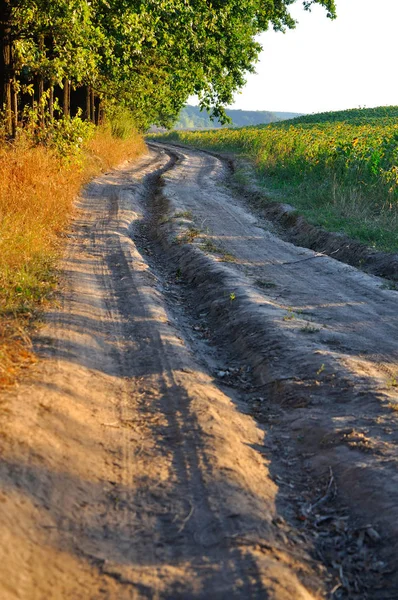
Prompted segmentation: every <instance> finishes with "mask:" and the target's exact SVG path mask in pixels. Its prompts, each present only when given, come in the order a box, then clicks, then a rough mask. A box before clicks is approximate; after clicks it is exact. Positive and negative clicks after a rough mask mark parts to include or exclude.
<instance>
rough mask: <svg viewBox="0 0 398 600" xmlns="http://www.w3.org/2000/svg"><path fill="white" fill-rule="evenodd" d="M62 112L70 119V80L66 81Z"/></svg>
mask: <svg viewBox="0 0 398 600" xmlns="http://www.w3.org/2000/svg"><path fill="white" fill-rule="evenodd" d="M62 110H63V113H64V117H69V115H70V82H69V79H66V78H65V79H64V94H63V103H62Z"/></svg>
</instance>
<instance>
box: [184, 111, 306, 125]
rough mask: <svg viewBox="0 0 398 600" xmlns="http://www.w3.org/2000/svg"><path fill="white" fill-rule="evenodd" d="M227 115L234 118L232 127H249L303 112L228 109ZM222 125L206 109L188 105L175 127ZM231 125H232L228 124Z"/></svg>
mask: <svg viewBox="0 0 398 600" xmlns="http://www.w3.org/2000/svg"><path fill="white" fill-rule="evenodd" d="M226 113H227V115H228V116H229V117H230V118H231V119H232V127H248V126H251V125H261V124H264V123H275V122H278V121H284V120H285V119H293V118H295V117H299V116H301V113H290V112H269V111H266V110H227V111H226ZM219 127H222V125H221V123H220V122H219V121H217V120H215V121H211V119H210V117H209V115H208V114H207V113H206V111H203V112H201V110H200V108H199V107H198V106H189V105H188V106H186V107H185V108H183V109H182V111H181V112H180V116H179V119H178V121H177V123H176V124H175V125H174V129H180V130H181V129H212V128H219ZM227 127H231V125H227Z"/></svg>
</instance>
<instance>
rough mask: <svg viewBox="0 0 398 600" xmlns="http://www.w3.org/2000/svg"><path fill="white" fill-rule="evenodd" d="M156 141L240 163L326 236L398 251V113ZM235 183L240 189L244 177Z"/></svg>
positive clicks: (338, 115) (358, 112)
mask: <svg viewBox="0 0 398 600" xmlns="http://www.w3.org/2000/svg"><path fill="white" fill-rule="evenodd" d="M161 138H162V139H163V140H169V141H178V142H179V143H183V144H188V145H192V146H195V147H198V148H204V149H210V150H214V151H219V152H228V153H233V154H235V155H237V156H241V157H245V158H246V159H249V160H250V161H251V163H252V164H253V165H254V167H255V176H256V179H257V183H258V184H259V185H260V187H261V186H263V187H264V191H265V194H264V195H265V196H267V195H268V197H270V199H278V200H280V201H284V202H286V201H287V202H289V203H291V204H293V205H294V206H295V207H296V208H297V211H298V212H299V213H300V214H302V215H304V216H305V217H306V219H307V220H308V221H309V222H310V223H312V224H314V225H320V226H322V227H324V228H325V229H326V230H328V231H338V232H341V233H345V234H347V235H348V236H349V237H351V238H353V239H356V240H359V241H361V242H363V243H364V244H366V245H368V246H370V247H373V248H377V249H379V250H384V251H387V252H396V251H398V107H394V106H393V107H379V108H374V109H353V110H349V111H340V112H334V113H333V112H332V113H320V114H318V115H307V116H304V117H298V118H296V119H292V120H290V121H283V122H281V123H276V124H270V125H266V126H257V127H244V128H232V129H222V130H211V131H200V132H199V131H197V132H192V131H178V132H171V133H168V134H165V135H162V136H161ZM236 178H237V179H240V180H241V181H240V183H242V184H244V183H245V181H244V180H245V178H246V175H245V174H244V173H243V172H242V173H239V172H238V173H237V175H236Z"/></svg>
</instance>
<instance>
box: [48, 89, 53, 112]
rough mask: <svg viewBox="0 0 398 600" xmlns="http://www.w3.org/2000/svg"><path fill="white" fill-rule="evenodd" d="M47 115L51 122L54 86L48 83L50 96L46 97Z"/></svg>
mask: <svg viewBox="0 0 398 600" xmlns="http://www.w3.org/2000/svg"><path fill="white" fill-rule="evenodd" d="M48 113H49V115H50V119H51V121H52V120H53V118H54V86H53V84H52V83H50V95H49V97H48Z"/></svg>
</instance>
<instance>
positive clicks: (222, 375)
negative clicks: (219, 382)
mask: <svg viewBox="0 0 398 600" xmlns="http://www.w3.org/2000/svg"><path fill="white" fill-rule="evenodd" d="M226 374H227V373H226V371H218V373H217V377H225V376H226Z"/></svg>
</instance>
